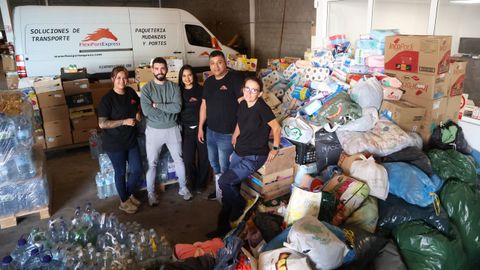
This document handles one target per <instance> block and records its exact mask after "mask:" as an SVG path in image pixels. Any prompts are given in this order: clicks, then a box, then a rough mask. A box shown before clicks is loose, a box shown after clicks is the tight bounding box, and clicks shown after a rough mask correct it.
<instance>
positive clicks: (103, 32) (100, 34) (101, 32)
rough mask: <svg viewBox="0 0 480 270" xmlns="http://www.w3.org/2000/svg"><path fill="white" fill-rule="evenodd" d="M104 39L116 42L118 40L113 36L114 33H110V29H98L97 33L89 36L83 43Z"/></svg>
mask: <svg viewBox="0 0 480 270" xmlns="http://www.w3.org/2000/svg"><path fill="white" fill-rule="evenodd" d="M102 38H108V39H112V40H114V41H117V40H118V38H117V37H116V36H115V35H114V34H112V32H110V30H109V29H108V28H98V29H97V30H96V31H95V32H93V33H91V34H88V35H87V37H86V38H85V39H84V40H82V41H83V42H87V41H97V40H99V39H102Z"/></svg>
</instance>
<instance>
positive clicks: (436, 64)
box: [385, 35, 452, 75]
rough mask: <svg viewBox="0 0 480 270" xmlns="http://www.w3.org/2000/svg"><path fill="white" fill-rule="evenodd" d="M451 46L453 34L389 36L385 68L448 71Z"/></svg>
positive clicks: (415, 71) (386, 39)
mask: <svg viewBox="0 0 480 270" xmlns="http://www.w3.org/2000/svg"><path fill="white" fill-rule="evenodd" d="M451 46H452V37H451V36H421V35H418V36H415V35H411V36H409V35H398V36H388V37H386V38H385V70H389V71H390V70H393V71H403V72H408V73H415V74H417V73H422V74H428V75H436V74H442V73H446V72H448V69H449V64H450V51H451Z"/></svg>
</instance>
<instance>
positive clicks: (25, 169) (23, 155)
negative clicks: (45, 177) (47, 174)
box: [15, 146, 36, 179]
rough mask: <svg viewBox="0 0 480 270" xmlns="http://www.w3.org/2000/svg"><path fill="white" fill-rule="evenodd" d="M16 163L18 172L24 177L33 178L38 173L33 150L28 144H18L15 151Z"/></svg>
mask: <svg viewBox="0 0 480 270" xmlns="http://www.w3.org/2000/svg"><path fill="white" fill-rule="evenodd" d="M15 164H16V165H17V170H18V174H19V175H20V176H21V177H22V178H23V179H28V178H32V177H33V176H35V174H36V169H35V163H34V161H33V158H32V151H31V149H30V148H27V147H26V146H18V148H17V151H16V152H15Z"/></svg>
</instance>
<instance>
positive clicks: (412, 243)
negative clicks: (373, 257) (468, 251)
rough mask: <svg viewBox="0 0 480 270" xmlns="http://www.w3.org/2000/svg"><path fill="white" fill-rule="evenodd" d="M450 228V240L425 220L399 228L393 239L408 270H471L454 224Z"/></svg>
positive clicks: (408, 223) (411, 222)
mask: <svg viewBox="0 0 480 270" xmlns="http://www.w3.org/2000/svg"><path fill="white" fill-rule="evenodd" d="M451 228H452V230H451V231H450V235H452V237H447V236H446V235H444V234H442V233H440V232H439V231H438V230H436V229H435V228H433V227H430V226H429V225H427V224H425V223H424V222H422V221H410V222H407V223H404V224H402V225H399V226H397V227H396V228H395V230H393V236H394V238H395V241H396V242H397V244H398V248H399V249H400V253H401V254H402V257H403V259H404V260H405V263H406V264H407V266H408V269H410V270H424V269H429V270H456V269H458V270H463V269H470V268H468V264H467V258H466V256H465V253H464V252H465V251H464V250H463V247H462V240H461V239H460V237H459V236H458V233H457V232H456V229H455V225H453V224H452V226H451Z"/></svg>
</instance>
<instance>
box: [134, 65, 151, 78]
mask: <svg viewBox="0 0 480 270" xmlns="http://www.w3.org/2000/svg"><path fill="white" fill-rule="evenodd" d="M135 80H136V81H137V82H148V81H151V80H153V73H152V70H151V69H150V67H149V66H146V67H141V68H140V67H138V68H136V69H135Z"/></svg>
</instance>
